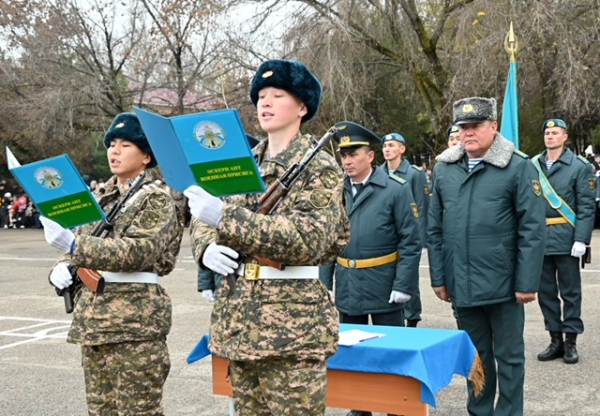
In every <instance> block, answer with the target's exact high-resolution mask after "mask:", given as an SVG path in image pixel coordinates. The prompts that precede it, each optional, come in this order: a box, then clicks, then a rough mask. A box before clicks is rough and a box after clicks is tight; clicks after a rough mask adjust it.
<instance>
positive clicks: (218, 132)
mask: <svg viewBox="0 0 600 416" xmlns="http://www.w3.org/2000/svg"><path fill="white" fill-rule="evenodd" d="M226 136H227V133H226V132H225V130H224V129H223V128H222V127H221V126H219V125H218V124H217V123H213V122H212V121H203V122H201V123H198V125H197V126H196V127H195V128H194V137H195V138H196V140H197V141H198V142H199V143H200V144H201V145H202V146H203V147H205V148H207V149H219V148H220V147H223V145H224V144H225V137H226Z"/></svg>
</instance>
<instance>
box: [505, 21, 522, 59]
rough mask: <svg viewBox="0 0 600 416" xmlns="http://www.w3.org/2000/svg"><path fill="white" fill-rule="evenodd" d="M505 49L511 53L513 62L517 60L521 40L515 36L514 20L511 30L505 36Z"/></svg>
mask: <svg viewBox="0 0 600 416" xmlns="http://www.w3.org/2000/svg"><path fill="white" fill-rule="evenodd" d="M504 50H505V51H506V52H507V53H508V54H509V55H510V60H511V62H515V61H516V60H517V52H518V51H519V41H518V40H517V37H516V36H515V32H514V30H513V23H512V20H511V22H510V30H509V31H508V33H507V34H506V37H505V38H504Z"/></svg>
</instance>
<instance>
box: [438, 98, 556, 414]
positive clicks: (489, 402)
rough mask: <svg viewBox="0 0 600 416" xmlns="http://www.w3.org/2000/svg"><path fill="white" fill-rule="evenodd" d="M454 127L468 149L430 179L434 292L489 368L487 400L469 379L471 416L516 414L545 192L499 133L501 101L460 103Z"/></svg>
mask: <svg viewBox="0 0 600 416" xmlns="http://www.w3.org/2000/svg"><path fill="white" fill-rule="evenodd" d="M454 124H456V125H458V128H459V132H460V141H461V143H462V146H454V147H451V148H449V149H446V150H445V151H444V152H443V153H442V154H440V155H439V156H438V157H437V158H436V160H437V162H438V163H437V164H436V165H435V168H434V172H433V194H432V199H431V204H430V206H429V218H428V219H427V227H428V228H427V236H428V240H427V243H428V249H429V264H430V266H429V269H430V275H431V286H432V287H433V290H434V292H435V294H436V295H437V297H438V298H440V299H441V300H444V301H446V302H450V301H452V303H453V304H454V306H455V307H456V312H457V314H458V319H459V321H460V326H461V328H462V329H464V330H465V331H466V332H467V333H468V334H469V336H470V337H471V340H472V341H473V344H474V345H475V348H477V352H478V353H479V356H480V357H481V360H482V362H483V366H484V370H485V386H484V388H483V391H482V392H481V395H479V396H476V395H475V392H474V389H473V385H472V383H471V382H470V381H469V382H468V393H469V398H468V402H467V410H468V413H469V415H473V416H490V415H494V416H519V415H523V387H524V381H525V342H524V337H523V330H524V327H525V308H524V304H526V303H529V302H533V301H534V300H535V298H536V292H537V290H538V286H539V282H540V279H539V276H540V272H541V268H542V260H543V256H544V237H545V221H544V206H543V202H542V197H541V194H542V191H541V187H540V183H539V181H538V174H537V172H536V170H535V168H534V166H533V164H532V163H531V161H529V160H528V157H527V156H526V155H525V154H523V153H521V152H519V151H518V150H515V147H514V145H513V144H512V143H511V142H509V141H508V140H506V139H505V138H504V137H503V136H502V135H501V134H500V133H498V131H497V130H498V123H497V121H496V100H494V99H493V98H481V97H472V98H464V99H462V100H459V101H456V102H455V103H454ZM497 388H498V390H499V397H498V402H497V403H496V405H495V406H494V401H495V396H496V389H497Z"/></svg>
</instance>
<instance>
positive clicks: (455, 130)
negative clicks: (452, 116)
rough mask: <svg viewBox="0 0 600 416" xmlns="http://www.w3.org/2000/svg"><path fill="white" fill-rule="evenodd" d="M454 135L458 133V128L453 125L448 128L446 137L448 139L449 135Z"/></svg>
mask: <svg viewBox="0 0 600 416" xmlns="http://www.w3.org/2000/svg"><path fill="white" fill-rule="evenodd" d="M454 133H458V126H457V125H454V124H453V125H451V126H450V127H448V131H447V132H446V136H448V137H450V135H451V134H454Z"/></svg>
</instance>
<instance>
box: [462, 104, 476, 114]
mask: <svg viewBox="0 0 600 416" xmlns="http://www.w3.org/2000/svg"><path fill="white" fill-rule="evenodd" d="M462 110H463V113H472V112H473V111H475V108H474V107H473V106H472V105H471V104H465V105H463V108H462Z"/></svg>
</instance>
